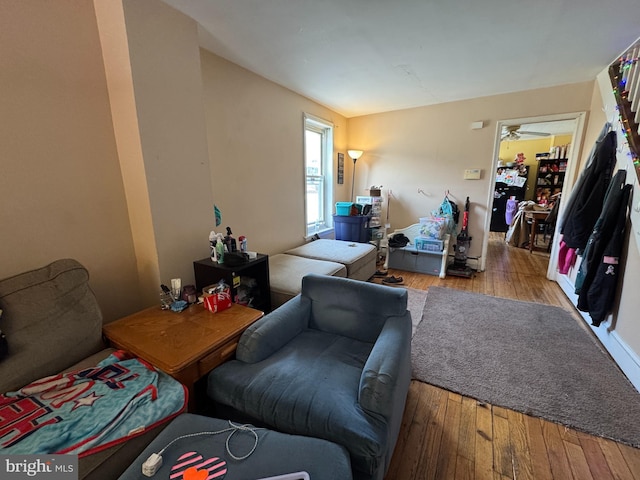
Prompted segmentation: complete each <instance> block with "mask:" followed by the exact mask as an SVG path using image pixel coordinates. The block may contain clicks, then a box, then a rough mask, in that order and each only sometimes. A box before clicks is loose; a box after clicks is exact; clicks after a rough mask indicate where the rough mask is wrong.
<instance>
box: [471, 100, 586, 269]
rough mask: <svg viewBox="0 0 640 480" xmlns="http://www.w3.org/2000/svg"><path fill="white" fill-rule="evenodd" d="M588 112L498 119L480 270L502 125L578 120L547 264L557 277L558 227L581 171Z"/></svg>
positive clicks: (484, 256) (483, 264) (486, 242)
mask: <svg viewBox="0 0 640 480" xmlns="http://www.w3.org/2000/svg"><path fill="white" fill-rule="evenodd" d="M586 115H587V114H586V112H571V113H560V114H555V115H540V116H536V117H523V118H512V119H507V120H498V121H497V122H496V136H495V142H494V147H493V161H492V163H491V171H490V172H489V178H490V182H489V191H488V192H487V203H486V212H487V215H486V217H485V225H484V239H483V241H482V257H481V261H480V271H484V270H485V269H486V266H487V251H488V248H489V229H490V225H491V212H492V210H493V192H494V190H495V188H496V176H495V174H494V173H492V172H495V171H496V170H497V168H498V162H499V160H500V159H499V158H498V156H499V153H500V138H501V136H502V129H503V127H506V126H512V125H523V124H527V123H541V122H553V121H558V120H576V125H575V128H574V131H573V137H572V145H571V149H570V154H569V157H568V158H567V173H566V174H565V182H564V185H563V186H562V197H563V198H564V199H565V201H564V202H560V209H559V211H558V221H557V222H556V232H554V235H553V244H552V246H551V255H550V258H549V266H548V267H547V278H548V279H550V280H556V273H557V265H558V259H557V257H558V255H557V249H558V243H559V238H560V235H556V233H558V232H557V230H558V229H559V226H560V224H561V221H562V215H563V213H564V205H566V203H567V202H566V199H567V198H568V197H569V195H570V193H571V189H572V188H573V185H574V183H575V181H576V172H577V171H578V170H577V169H578V163H579V160H580V150H581V147H582V142H583V135H584V128H585V121H586Z"/></svg>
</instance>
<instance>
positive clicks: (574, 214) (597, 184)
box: [560, 131, 616, 250]
mask: <svg viewBox="0 0 640 480" xmlns="http://www.w3.org/2000/svg"><path fill="white" fill-rule="evenodd" d="M615 163H616V132H615V131H610V132H609V133H607V134H606V136H605V137H604V139H603V140H602V142H600V143H599V144H597V145H596V148H595V149H594V151H593V159H592V160H590V163H588V165H587V167H586V168H585V170H584V171H583V177H581V179H580V182H579V185H577V187H576V188H575V189H574V190H573V193H572V194H571V198H570V199H569V203H568V205H567V208H566V210H565V214H564V222H563V225H562V227H561V229H560V232H561V233H562V235H563V236H562V239H563V240H564V242H565V243H566V245H567V246H568V247H569V248H574V249H580V250H582V249H584V247H585V246H586V245H587V240H588V239H589V235H591V231H592V230H593V226H594V225H595V223H596V221H597V220H598V217H599V216H600V212H601V211H602V203H603V201H604V197H605V194H606V191H607V188H608V185H609V182H610V180H611V174H612V172H613V168H614V166H615Z"/></svg>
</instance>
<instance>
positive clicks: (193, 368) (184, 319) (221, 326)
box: [103, 304, 264, 410]
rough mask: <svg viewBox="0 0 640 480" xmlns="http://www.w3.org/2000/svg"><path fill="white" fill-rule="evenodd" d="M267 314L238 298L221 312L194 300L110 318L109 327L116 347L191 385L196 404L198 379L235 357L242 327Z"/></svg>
mask: <svg viewBox="0 0 640 480" xmlns="http://www.w3.org/2000/svg"><path fill="white" fill-rule="evenodd" d="M263 315H264V313H263V312H261V311H259V310H255V309H253V308H248V307H244V306H242V305H237V304H233V305H232V306H231V308H229V309H227V310H223V311H222V312H218V313H211V312H210V311H208V310H207V309H205V308H204V307H203V306H202V305H191V306H189V308H187V309H186V310H184V311H182V312H180V313H176V312H172V311H170V310H162V309H161V308H160V307H159V306H158V307H151V308H147V309H146V310H142V311H141V312H138V313H134V314H133V315H129V316H128V317H124V318H121V319H119V320H116V321H114V322H111V323H108V324H106V325H105V326H104V327H103V333H104V335H105V337H107V339H108V340H109V342H110V344H111V345H112V346H113V347H115V348H118V349H122V350H126V351H128V352H130V353H132V354H133V355H135V356H137V357H140V358H142V359H143V360H146V361H147V362H149V363H151V364H152V365H154V366H155V367H157V368H159V369H160V370H162V371H164V372H166V373H168V374H169V375H171V376H172V377H173V378H175V379H176V380H178V381H179V382H180V383H182V384H183V385H185V386H186V387H187V388H188V390H189V407H190V410H192V409H193V407H194V406H195V403H194V402H195V388H194V386H195V382H196V381H197V380H198V379H200V378H202V377H204V376H205V375H207V374H208V373H209V372H210V371H211V370H213V369H214V368H215V367H217V366H218V365H220V364H221V363H223V362H225V361H227V360H228V359H230V358H231V357H232V356H233V355H234V354H235V351H236V347H237V346H238V341H239V340H240V335H242V332H244V330H245V329H246V328H247V327H248V326H249V325H251V324H252V323H254V322H255V321H256V320H258V319H260V318H261V317H262V316H263Z"/></svg>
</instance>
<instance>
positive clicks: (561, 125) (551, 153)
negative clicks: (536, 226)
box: [480, 112, 585, 280]
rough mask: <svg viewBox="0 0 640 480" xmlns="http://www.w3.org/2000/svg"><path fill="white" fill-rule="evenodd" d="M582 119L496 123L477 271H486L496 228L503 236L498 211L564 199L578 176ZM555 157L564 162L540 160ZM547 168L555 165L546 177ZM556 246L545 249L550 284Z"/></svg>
mask: <svg viewBox="0 0 640 480" xmlns="http://www.w3.org/2000/svg"><path fill="white" fill-rule="evenodd" d="M584 117H585V114H584V112H578V113H569V114H561V115H547V116H540V117H528V118H519V119H512V120H502V121H499V122H497V129H496V141H495V147H494V156H493V163H492V169H491V171H490V177H491V182H490V189H489V195H488V199H487V212H488V215H487V218H486V222H485V230H484V233H485V234H484V241H483V246H482V260H481V264H480V268H481V270H484V269H485V268H486V259H487V248H488V243H489V236H490V235H491V232H495V231H496V229H497V226H498V227H501V229H503V230H504V232H505V234H506V230H507V228H508V225H507V222H506V220H507V217H508V216H505V218H504V221H501V215H504V213H503V212H504V210H501V207H502V208H505V207H504V204H505V203H506V201H507V200H508V199H513V200H512V202H510V207H512V208H513V205H514V202H515V204H517V203H518V202H519V201H529V202H532V203H536V204H538V203H541V204H545V203H548V202H550V201H551V196H552V195H555V194H557V193H558V194H560V195H557V197H560V196H561V197H564V198H565V199H566V198H567V197H568V195H569V193H570V190H571V187H572V185H573V182H574V180H575V174H576V171H577V166H578V165H577V164H578V160H579V150H580V145H581V141H582V133H583V128H584ZM567 145H569V146H568V147H567ZM554 157H557V159H558V160H559V159H560V157H563V160H564V161H563V162H545V161H543V160H542V159H549V158H554ZM548 163H554V166H553V168H552V167H548V171H547V169H546V168H545V166H546V164H548ZM559 165H560V167H558V166H559ZM539 167H540V168H539ZM560 168H561V169H562V170H563V171H562V172H560V171H559V170H560ZM523 177H524V178H523ZM555 198H556V197H554V199H555ZM512 213H513V212H512ZM561 216H562V203H560V205H559V213H558V219H559V220H560V219H561ZM558 224H559V222H557V223H556V226H557V225H558ZM498 231H500V230H498ZM493 235H496V234H495V233H493ZM549 237H550V238H553V239H554V240H557V238H558V235H555V232H550V235H549ZM549 237H548V238H549ZM557 243H558V242H557V241H554V242H552V243H551V244H550V245H549V247H550V248H549V254H548V258H549V260H548V267H547V278H549V279H552V280H555V272H556V264H557V261H556V260H555V257H556V256H557V254H556V250H557ZM513 248H518V247H513Z"/></svg>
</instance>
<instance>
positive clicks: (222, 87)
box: [201, 50, 352, 256]
mask: <svg viewBox="0 0 640 480" xmlns="http://www.w3.org/2000/svg"><path fill="white" fill-rule="evenodd" d="M201 58H202V61H201V62H202V77H203V82H204V92H205V93H204V105H205V110H206V117H207V135H208V139H209V153H210V162H211V184H212V185H213V198H214V202H215V203H216V205H218V207H219V208H220V210H221V211H222V225H221V226H220V227H218V228H217V229H216V230H217V231H221V232H223V233H224V227H226V226H230V227H231V229H232V231H233V233H234V235H235V236H236V237H237V236H239V235H245V236H246V237H247V239H248V247H249V250H253V251H258V252H260V253H267V254H274V253H280V252H282V251H284V250H286V249H288V248H292V247H295V246H298V245H301V244H302V243H303V241H304V240H303V238H304V236H305V234H306V232H305V216H304V202H303V198H304V170H303V166H304V163H303V162H304V157H303V143H302V142H303V137H304V133H303V132H304V124H303V114H304V113H310V114H313V115H315V116H317V117H320V118H323V119H325V120H327V121H329V122H332V123H333V124H334V152H333V159H334V168H336V166H335V165H336V162H337V160H336V156H337V152H343V153H344V154H345V157H346V150H347V148H348V145H347V141H346V139H347V128H346V127H347V122H346V120H345V118H344V117H342V116H341V115H339V114H337V113H335V112H332V111H331V110H329V109H327V108H325V107H323V106H321V105H318V104H317V103H315V102H312V101H311V100H309V99H307V98H304V97H302V96H300V95H298V94H296V93H294V92H292V91H290V90H287V89H286V88H284V87H281V86H279V85H276V84H275V83H273V82H270V81H268V80H266V79H264V78H262V77H259V76H258V75H255V74H253V73H251V72H249V71H247V70H245V69H243V68H241V67H239V66H237V65H235V64H233V63H230V62H228V61H226V60H224V59H222V58H220V57H218V56H216V55H213V54H211V53H209V52H207V51H205V50H203V51H202V54H201ZM350 163H352V162H345V170H346V172H345V183H344V184H343V185H335V187H336V199H335V200H336V201H341V200H345V199H347V198H348V197H349V195H350V188H351V184H350V179H351V177H350V170H349V169H350V168H352V165H351V166H350V165H349V164H350ZM203 253H204V250H203ZM203 256H206V254H205V255H203Z"/></svg>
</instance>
